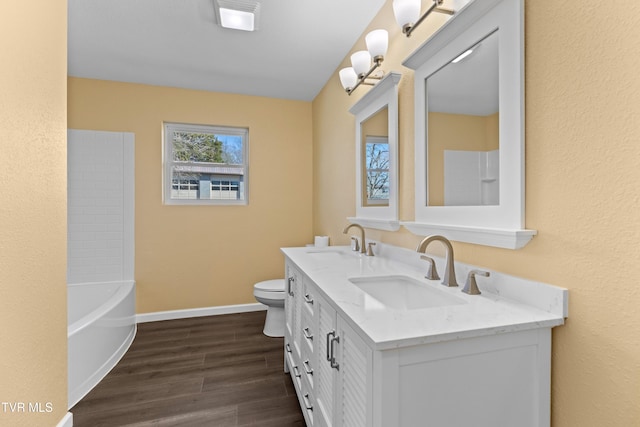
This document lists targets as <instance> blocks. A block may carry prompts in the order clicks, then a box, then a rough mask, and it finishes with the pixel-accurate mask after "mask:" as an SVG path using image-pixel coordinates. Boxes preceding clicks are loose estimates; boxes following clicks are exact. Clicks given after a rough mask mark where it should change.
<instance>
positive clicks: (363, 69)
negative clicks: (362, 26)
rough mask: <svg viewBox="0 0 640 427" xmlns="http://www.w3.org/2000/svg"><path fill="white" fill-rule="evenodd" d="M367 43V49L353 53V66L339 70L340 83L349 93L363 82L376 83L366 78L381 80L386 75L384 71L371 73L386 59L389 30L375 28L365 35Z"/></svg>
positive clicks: (367, 83)
mask: <svg viewBox="0 0 640 427" xmlns="http://www.w3.org/2000/svg"><path fill="white" fill-rule="evenodd" d="M365 43H366V45H367V50H360V51H358V52H356V53H354V54H353V55H351V67H346V68H343V69H342V70H340V72H339V75H340V83H341V84H342V87H343V88H344V90H345V91H346V92H347V94H349V95H351V93H352V92H353V91H354V90H355V89H356V88H357V87H358V86H360V85H361V84H366V85H373V84H375V83H372V82H368V81H366V79H375V80H380V79H381V78H382V76H384V72H382V73H381V75H375V76H372V75H371V73H373V72H374V71H375V69H376V68H378V67H379V66H380V65H382V61H384V56H385V55H386V54H387V47H388V45H389V33H388V32H387V30H373V31H371V32H370V33H369V34H367V36H366V37H365ZM372 60H373V65H372V64H371V61H372ZM380 71H382V70H380Z"/></svg>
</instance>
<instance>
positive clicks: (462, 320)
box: [282, 246, 567, 350]
mask: <svg viewBox="0 0 640 427" xmlns="http://www.w3.org/2000/svg"><path fill="white" fill-rule="evenodd" d="M404 251H406V250H404ZM282 252H283V253H284V254H285V256H286V257H287V258H288V259H289V260H290V261H292V262H293V263H294V264H295V265H296V266H297V267H298V268H299V269H300V270H301V271H302V272H303V273H304V274H305V275H306V276H307V277H308V278H309V279H311V281H313V282H314V283H315V284H316V285H317V286H318V287H319V288H320V290H321V292H322V293H323V294H324V295H323V297H324V298H326V299H329V300H331V301H332V302H333V303H334V307H335V308H336V309H337V311H338V313H339V314H340V315H341V316H342V317H343V318H345V320H347V321H348V322H349V324H350V326H351V327H353V328H354V329H356V330H357V331H359V332H360V333H361V335H362V337H363V338H365V339H367V340H368V341H369V344H370V345H371V346H372V347H373V348H374V349H376V350H385V349H392V348H398V347H405V346H411V345H419V344H426V343H435V342H441V341H450V340H456V339H462V338H471V337H477V336H483V335H492V334H500V333H507V332H515V331H522V330H528V329H537V328H551V327H554V326H558V325H562V324H564V317H565V316H566V306H567V302H566V298H567V291H566V290H565V289H562V288H557V287H555V286H551V285H546V284H538V283H533V282H531V283H526V284H525V285H523V286H522V291H523V293H526V294H529V295H533V300H534V304H531V305H530V304H527V303H524V302H523V299H522V298H518V299H519V300H520V301H516V300H514V299H513V298H506V297H504V296H501V295H499V294H497V293H491V292H489V291H488V290H487V289H492V290H494V291H496V292H499V289H500V288H499V287H496V285H495V284H491V280H492V279H491V278H487V279H485V278H484V277H478V279H477V281H478V286H479V288H480V290H481V291H482V294H481V295H467V294H465V293H463V292H461V289H462V287H463V285H464V281H465V279H466V275H465V276H462V275H460V274H459V273H458V268H459V266H458V264H456V274H457V275H458V283H459V285H460V286H459V287H452V288H449V287H446V286H443V285H441V284H440V281H438V280H427V279H425V278H424V272H425V269H426V263H424V268H422V269H419V268H417V267H415V266H413V265H410V263H405V262H400V261H398V260H394V259H392V258H391V257H382V256H374V257H368V256H364V255H362V254H359V253H357V252H353V251H351V250H350V248H348V247H338V246H330V247H327V248H316V247H302V248H283V249H282ZM414 254H415V253H414ZM415 255H416V257H418V254H415ZM403 256H406V255H403ZM439 271H440V272H441V273H443V272H444V270H443V269H442V268H439ZM381 275H403V276H409V277H411V278H414V279H416V280H419V281H420V282H421V283H423V284H424V286H429V287H433V288H434V289H436V290H437V291H438V292H444V293H448V294H451V295H455V296H456V297H457V298H461V299H462V300H464V304H458V305H449V306H443V307H435V308H426V309H415V310H393V309H390V308H388V307H386V306H384V305H382V304H381V303H380V302H378V301H377V300H375V299H374V298H372V297H371V296H369V295H368V294H366V293H365V292H364V291H362V290H361V289H360V288H358V287H357V286H355V285H354V284H353V283H351V282H350V281H349V279H350V278H354V277H363V276H381ZM492 276H494V275H493V273H492ZM498 276H499V275H498ZM502 276H503V279H502V281H504V275H502ZM506 277H508V276H506ZM499 280H500V279H494V281H499ZM485 281H486V282H485ZM520 282H522V279H515V280H514V283H515V285H516V286H517V285H518V284H519V283H520ZM483 285H486V286H484V287H483ZM499 286H504V284H500V285H499ZM507 286H509V284H508V283H507ZM517 291H518V288H517V287H516V288H514V286H511V288H510V290H509V293H511V294H514V292H517ZM500 294H503V293H500ZM536 294H538V295H536ZM541 298H542V299H545V298H546V299H550V300H551V301H550V302H549V303H547V301H544V300H543V301H542V302H541ZM554 304H555V305H558V304H560V305H561V306H562V307H564V308H560V310H561V312H564V313H565V315H563V314H561V313H559V312H558V310H553V309H550V310H549V311H547V310H545V309H542V308H541V307H546V306H551V305H554Z"/></svg>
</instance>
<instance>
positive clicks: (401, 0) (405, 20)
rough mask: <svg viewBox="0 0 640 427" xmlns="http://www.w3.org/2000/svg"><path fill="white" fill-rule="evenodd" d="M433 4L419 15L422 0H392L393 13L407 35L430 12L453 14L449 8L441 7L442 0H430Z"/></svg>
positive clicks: (409, 34)
mask: <svg viewBox="0 0 640 427" xmlns="http://www.w3.org/2000/svg"><path fill="white" fill-rule="evenodd" d="M432 1H433V4H432V5H431V6H429V8H428V9H427V11H426V12H425V13H423V14H422V16H420V7H421V2H422V0H393V14H394V15H395V16H396V21H398V25H400V26H401V27H402V33H403V34H404V35H405V36H407V37H409V36H411V33H412V32H413V30H414V29H415V28H416V27H417V26H418V25H420V24H421V23H422V21H424V20H425V19H426V18H427V16H429V14H431V12H439V13H444V14H447V15H453V14H454V13H455V12H454V11H453V10H451V9H446V8H442V7H440V6H442V3H443V2H444V0H432Z"/></svg>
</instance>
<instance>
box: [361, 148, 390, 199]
mask: <svg viewBox="0 0 640 427" xmlns="http://www.w3.org/2000/svg"><path fill="white" fill-rule="evenodd" d="M365 141H366V144H365V162H366V163H365V182H366V191H367V194H366V196H367V203H366V205H367V206H372V205H382V204H387V203H388V202H389V141H388V139H387V137H379V136H367V137H366V140H365Z"/></svg>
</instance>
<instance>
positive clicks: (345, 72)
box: [339, 67, 358, 90]
mask: <svg viewBox="0 0 640 427" xmlns="http://www.w3.org/2000/svg"><path fill="white" fill-rule="evenodd" d="M339 74H340V83H341V84H342V87H343V88H344V89H345V90H347V89H351V88H353V87H354V86H355V85H356V82H357V81H358V76H357V75H356V72H355V71H354V70H353V68H352V67H346V68H343V69H342V70H340V72H339Z"/></svg>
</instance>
